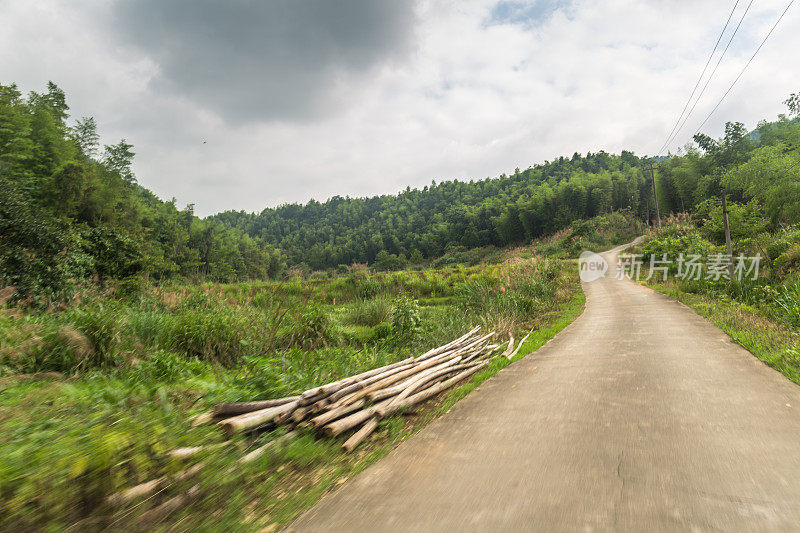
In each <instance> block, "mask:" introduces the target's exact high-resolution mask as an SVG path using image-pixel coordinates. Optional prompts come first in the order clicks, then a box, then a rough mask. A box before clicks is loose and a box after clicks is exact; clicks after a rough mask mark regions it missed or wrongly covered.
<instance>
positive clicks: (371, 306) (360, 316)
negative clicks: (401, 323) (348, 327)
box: [347, 298, 392, 326]
mask: <svg viewBox="0 0 800 533" xmlns="http://www.w3.org/2000/svg"><path fill="white" fill-rule="evenodd" d="M391 316H392V305H391V303H390V302H389V300H387V299H386V298H375V299H372V300H358V301H356V302H355V304H354V305H353V307H352V308H351V309H350V312H349V314H348V316H347V320H348V322H349V323H351V324H356V325H359V326H376V325H378V324H380V323H381V322H384V321H386V320H389V319H390V318H391Z"/></svg>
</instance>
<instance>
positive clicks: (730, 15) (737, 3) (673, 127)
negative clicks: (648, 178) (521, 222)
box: [658, 0, 740, 155]
mask: <svg viewBox="0 0 800 533" xmlns="http://www.w3.org/2000/svg"><path fill="white" fill-rule="evenodd" d="M739 1H740V0H736V3H735V4H733V9H731V12H730V14H729V15H728V20H726V21H725V26H723V27H722V31H721V32H719V37H717V42H716V44H715V45H714V49H713V50H711V55H709V56H708V61H706V65H705V66H704V67H703V72H701V73H700V77H699V78H697V83H695V84H694V89H692V94H690V95H689V99H688V100H686V103H685V104H684V105H683V109H682V110H681V114H680V115H678V120H676V121H675V125H674V126H672V131H670V132H669V135H667V140H666V141H664V145H663V146H661V148H659V150H658V154H659V155H661V152H662V151H663V150H664V148H665V147H666V146H667V143H668V142H669V140H670V139H671V138H672V134H673V133H675V128H677V127H678V124H680V122H681V119H682V118H683V114H684V113H686V109H687V108H688V107H689V103H690V102H691V101H692V98H693V97H694V93H696V92H697V88H698V87H699V86H700V82H701V81H703V76H705V75H706V70H708V65H710V64H711V60H712V59H713V58H714V54H715V53H716V52H717V48H718V47H719V43H720V42H721V41H722V36H723V35H725V30H727V29H728V24H730V22H731V18H732V17H733V13H734V12H735V11H736V8H737V7H738V5H739Z"/></svg>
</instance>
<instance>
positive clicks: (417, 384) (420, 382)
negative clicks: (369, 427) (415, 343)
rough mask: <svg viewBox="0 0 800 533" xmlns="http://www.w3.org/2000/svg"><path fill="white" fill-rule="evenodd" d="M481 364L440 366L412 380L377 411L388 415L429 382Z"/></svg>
mask: <svg viewBox="0 0 800 533" xmlns="http://www.w3.org/2000/svg"><path fill="white" fill-rule="evenodd" d="M479 364H480V363H466V364H464V365H456V366H451V367H445V368H440V369H438V370H437V371H436V372H431V373H427V374H426V375H424V376H420V377H419V378H417V379H416V380H414V381H413V382H411V383H410V384H409V385H408V386H407V387H406V388H405V389H404V390H403V391H402V392H401V393H400V394H398V395H397V396H395V397H393V398H392V399H391V401H390V402H389V403H388V404H387V405H386V406H384V407H381V408H379V409H377V410H376V413H377V414H378V415H379V416H381V417H384V416H386V415H387V413H390V412H392V411H393V410H394V407H395V405H399V404H400V403H401V402H402V401H403V400H405V399H406V398H408V397H409V396H411V395H412V394H413V393H414V392H416V391H418V390H420V389H421V388H422V387H423V386H424V385H426V384H427V383H429V382H431V381H433V380H435V379H437V378H439V377H441V376H444V375H448V374H452V373H454V372H458V371H460V370H468V369H470V368H472V367H474V366H476V365H479Z"/></svg>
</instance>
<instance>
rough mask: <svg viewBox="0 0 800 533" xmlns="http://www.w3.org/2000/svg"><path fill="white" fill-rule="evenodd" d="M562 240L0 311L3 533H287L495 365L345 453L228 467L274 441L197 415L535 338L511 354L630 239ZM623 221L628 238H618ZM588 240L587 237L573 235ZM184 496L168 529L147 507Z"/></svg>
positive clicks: (327, 446) (559, 322)
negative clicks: (457, 257) (475, 334)
mask: <svg viewBox="0 0 800 533" xmlns="http://www.w3.org/2000/svg"><path fill="white" fill-rule="evenodd" d="M616 222H617V224H610V225H608V224H606V225H603V221H599V222H598V221H596V222H594V223H592V225H590V226H585V224H586V223H581V224H580V225H578V227H576V228H575V231H567V232H562V233H560V234H558V235H555V236H553V237H550V238H548V239H543V240H541V241H538V242H536V243H533V244H532V245H529V246H526V247H521V248H516V249H513V250H492V251H491V253H489V254H488V255H487V254H484V257H483V259H482V260H481V261H478V262H475V264H470V263H471V262H470V261H468V262H466V263H457V264H451V262H449V261H445V263H447V264H446V265H445V266H440V267H438V268H437V267H432V268H430V269H425V270H404V271H396V272H374V271H371V270H370V269H368V268H366V267H364V266H358V265H355V266H353V267H351V268H349V269H348V270H347V271H346V272H338V273H334V272H328V273H325V272H317V273H313V274H311V275H306V276H303V277H301V276H295V277H289V278H287V279H285V280H283V281H280V282H254V283H239V284H199V285H189V284H182V285H181V284H175V285H166V286H152V287H147V288H145V289H143V290H138V291H137V290H131V289H130V288H128V287H125V286H118V287H109V288H107V289H106V290H105V291H103V292H98V291H97V290H94V291H86V292H84V293H83V294H81V295H80V297H79V298H76V299H75V301H73V302H72V303H71V304H70V305H69V306H67V307H66V308H63V309H51V310H49V311H47V312H41V311H38V312H35V311H30V310H29V311H26V310H21V309H15V308H6V309H4V310H2V311H0V507H2V509H3V512H2V513H0V529H2V530H10V529H16V530H18V529H23V530H61V529H63V528H66V527H70V526H73V527H76V528H78V529H81V530H112V531H113V530H130V529H134V528H139V529H158V528H161V529H164V530H202V529H213V530H219V529H222V528H226V529H230V530H232V531H257V530H260V529H262V528H265V527H267V528H269V527H279V526H283V525H285V524H287V523H288V522H289V521H290V520H291V519H293V518H294V517H295V516H297V514H298V513H300V512H302V511H303V510H304V509H306V508H308V506H310V505H312V504H313V503H314V502H315V501H317V500H318V499H319V498H320V497H321V495H322V494H324V492H325V491H327V490H329V489H330V488H332V487H335V486H336V485H337V484H338V483H340V482H342V481H343V480H344V479H346V478H347V477H348V476H351V475H353V474H354V473H357V472H358V471H360V470H361V469H363V468H364V467H366V466H367V465H368V464H370V463H371V462H373V461H375V460H376V459H377V458H379V457H381V456H382V455H384V454H385V453H386V452H387V451H389V450H390V449H391V448H392V447H394V446H395V445H396V444H397V443H399V442H401V441H402V440H403V439H405V438H407V437H408V436H409V435H412V434H413V433H414V432H415V431H417V430H418V429H419V428H420V427H422V426H423V425H424V424H425V423H427V422H428V421H429V420H431V419H432V418H434V417H436V416H438V415H440V414H441V413H443V412H444V411H446V410H447V409H448V408H449V407H450V406H451V405H452V404H453V403H454V402H456V401H457V400H458V399H459V398H461V397H463V396H464V395H465V394H467V393H468V392H469V391H471V390H473V389H474V388H475V387H477V386H478V385H479V384H480V383H481V382H482V381H483V380H485V379H487V378H488V377H490V376H492V375H494V374H495V373H496V372H498V371H499V370H500V369H501V368H503V367H504V366H506V365H507V364H509V362H508V361H507V360H505V359H501V358H497V359H495V360H494V361H493V363H492V364H491V365H490V366H489V367H488V368H487V369H486V370H484V371H482V372H481V373H480V374H478V375H476V376H475V377H474V378H473V379H471V380H470V381H468V382H466V383H465V384H463V385H462V386H460V387H458V388H456V389H452V390H451V391H449V392H448V393H446V394H444V395H442V396H440V397H439V398H436V399H435V400H432V401H431V402H429V403H428V404H426V405H423V406H422V407H420V408H419V409H418V410H417V411H416V412H414V413H405V416H395V417H390V418H387V419H385V420H384V421H382V422H381V425H380V427H379V429H378V431H377V432H376V434H374V435H373V437H372V438H371V439H370V440H368V441H367V442H366V443H365V444H363V445H362V446H361V447H360V448H359V449H357V450H356V452H355V453H351V454H345V453H343V452H342V451H341V449H340V446H341V443H342V442H343V440H342V439H338V440H329V439H320V438H317V437H316V436H315V435H314V434H311V433H306V434H300V436H299V437H296V438H293V439H291V440H286V442H284V443H283V444H281V445H276V446H274V447H273V448H272V449H271V451H270V452H269V453H267V454H265V455H263V456H262V457H261V458H260V459H259V460H257V461H254V462H252V463H248V464H240V463H237V460H238V459H239V458H240V457H241V456H242V455H243V454H244V453H246V452H247V450H248V449H251V448H253V447H255V446H257V445H260V444H262V443H263V442H265V441H266V440H269V439H273V438H276V437H278V436H279V434H280V433H278V432H276V433H272V434H266V435H264V434H262V435H259V436H256V437H253V436H250V437H237V438H234V439H233V440H231V441H230V442H228V443H227V444H221V443H223V442H224V438H223V436H222V434H221V432H219V431H218V430H217V429H216V428H214V427H208V426H198V427H194V426H193V425H192V424H191V421H192V419H193V417H195V416H197V415H198V414H200V413H202V412H204V411H206V410H207V409H208V408H209V407H210V406H212V405H214V404H216V403H219V402H226V401H244V400H258V399H270V398H275V397H280V396H285V395H289V394H292V393H296V392H298V391H302V390H305V389H307V388H310V387H313V386H316V385H319V384H322V383H327V382H330V381H332V380H334V379H337V378H339V377H343V376H347V375H351V374H354V373H357V372H360V371H363V370H367V369H370V368H374V367H377V366H381V365H384V364H388V363H391V362H393V361H397V360H400V359H404V358H406V357H408V356H411V355H418V354H420V353H422V352H424V351H426V350H428V349H429V348H432V347H435V346H439V345H441V344H444V343H446V342H449V341H450V340H452V339H454V338H456V337H458V336H460V335H461V334H463V333H464V332H466V331H467V330H469V329H470V328H471V327H473V326H475V325H481V326H482V327H484V328H486V329H488V330H493V331H496V332H497V333H498V336H499V339H500V340H505V339H507V336H508V335H509V334H510V333H512V334H514V336H515V337H516V338H517V339H519V338H521V337H522V336H523V335H524V334H525V333H527V332H529V331H531V330H532V334H531V335H530V337H529V338H528V340H527V341H526V343H525V345H524V346H523V348H522V350H521V351H520V355H519V356H518V357H521V356H523V355H525V354H527V353H529V352H531V351H533V350H535V349H537V348H538V347H539V346H541V345H542V344H543V343H544V342H546V341H547V340H548V339H550V338H552V337H553V335H555V334H556V333H557V332H558V331H560V330H561V329H562V328H563V327H565V326H566V325H567V324H569V323H570V322H571V321H572V320H573V319H574V318H575V317H576V316H578V315H579V314H580V312H581V311H582V309H583V293H582V292H581V290H580V285H579V283H578V279H577V275H576V269H577V267H576V263H575V261H574V260H573V259H569V257H570V256H571V255H574V253H577V252H579V251H580V250H581V249H584V248H588V247H591V248H593V249H600V248H603V247H609V246H611V245H614V244H618V243H619V242H625V241H626V240H627V239H629V238H630V236H631V235H630V234H629V233H628V232H627V227H628V226H627V222H625V221H624V219H623V218H619V220H616ZM620 222H621V223H622V224H623V225H624V228H623V229H622V230H620V229H619V227H618V226H619V225H620ZM587 228H589V229H587ZM208 443H220V444H221V445H220V446H219V447H211V448H209V449H207V450H204V451H203V452H202V453H201V455H199V456H197V457H195V458H193V462H196V461H197V460H199V461H201V462H202V463H203V465H204V466H203V468H202V470H201V472H200V473H199V474H197V475H195V476H193V477H192V478H191V479H185V480H173V481H170V482H169V483H167V484H166V485H165V486H163V487H161V489H160V490H159V491H158V492H157V493H156V494H155V495H152V496H149V497H147V498H140V499H138V500H134V501H133V502H131V504H126V505H124V506H119V505H116V506H115V505H111V504H110V503H109V502H108V501H107V500H106V498H107V497H108V496H109V495H112V494H115V493H118V492H119V491H120V490H123V489H125V488H128V487H131V486H133V485H136V484H137V483H142V482H145V481H148V480H151V479H155V478H158V477H162V476H166V477H167V478H169V479H172V478H171V477H170V476H172V475H174V474H175V473H176V472H180V471H182V470H183V469H185V468H186V464H185V463H184V462H182V461H181V460H178V459H174V458H171V457H170V456H169V455H168V453H167V452H168V451H170V450H173V449H175V448H178V447H184V446H195V445H198V444H208ZM195 486H197V487H196V488H195V489H193V491H194V493H196V496H197V497H195V498H193V499H191V501H190V502H188V505H186V506H184V507H182V508H181V509H180V510H178V511H176V512H175V513H172V514H171V515H170V516H167V517H155V518H154V517H152V516H149V515H148V514H147V510H148V509H151V508H153V507H154V506H155V505H157V504H159V503H162V502H164V501H167V500H169V499H170V498H173V497H176V496H180V495H182V494H185V493H187V491H188V490H189V489H190V488H192V487H195Z"/></svg>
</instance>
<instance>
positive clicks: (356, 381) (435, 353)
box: [209, 327, 521, 451]
mask: <svg viewBox="0 0 800 533" xmlns="http://www.w3.org/2000/svg"><path fill="white" fill-rule="evenodd" d="M479 329H480V328H477V327H476V328H474V329H472V330H471V331H469V332H468V333H467V334H465V335H464V336H462V337H459V338H458V339H456V340H454V341H452V342H450V343H448V344H445V345H444V346H440V347H438V348H434V349H433V350H430V351H429V352H427V353H425V354H422V355H420V356H418V357H412V358H408V359H405V360H403V361H399V362H397V363H393V364H391V365H386V366H382V367H380V368H375V369H373V370H370V371H368V372H363V373H361V374H358V375H355V376H350V377H347V378H344V379H340V380H338V381H334V382H333V383H328V384H326V385H322V386H320V387H315V388H313V389H309V390H307V391H305V392H303V393H301V394H299V395H297V396H288V397H285V398H279V399H275V400H265V401H260V402H245V403H225V404H219V405H217V406H216V407H214V409H213V410H212V411H211V413H209V418H211V419H213V420H214V421H216V422H217V424H219V426H220V427H221V428H222V430H223V431H224V432H225V434H226V435H227V436H229V437H230V436H231V435H233V434H235V433H238V432H250V431H256V430H261V429H270V428H273V427H276V426H287V427H289V428H290V429H292V428H295V427H301V428H311V429H314V430H316V431H317V432H318V433H320V434H322V435H325V436H329V437H335V436H338V435H341V434H343V433H345V432H347V431H350V430H355V429H357V431H355V433H353V434H352V435H351V436H350V437H349V438H348V439H347V441H346V442H345V443H344V444H343V448H344V449H345V450H347V451H351V450H353V449H354V448H355V447H356V446H358V445H359V444H360V443H361V442H362V441H363V440H364V439H366V438H367V437H368V436H369V435H370V434H371V433H372V432H373V431H374V430H375V428H376V427H377V426H378V422H380V420H381V419H382V418H384V417H386V416H389V415H391V414H393V413H396V412H398V411H402V410H404V409H406V408H408V407H411V406H414V405H416V404H419V403H421V402H423V401H425V400H427V399H428V398H431V397H433V396H436V395H437V394H439V393H441V392H442V391H444V390H446V389H448V388H450V387H453V386H454V385H456V384H457V383H459V382H461V381H463V380H464V379H466V378H468V377H469V376H471V375H473V374H475V373H476V372H478V371H479V370H481V369H482V368H484V367H485V366H486V365H487V364H488V363H489V358H490V356H491V355H492V354H493V353H494V352H495V351H496V350H497V349H498V345H497V344H492V342H491V339H492V337H493V336H494V333H493V332H492V333H488V334H486V335H481V334H479ZM511 342H513V341H511ZM509 344H510V343H509ZM520 344H521V343H520ZM510 348H511V346H509V350H507V352H509V353H510ZM503 355H507V354H506V353H504V354H503Z"/></svg>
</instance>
